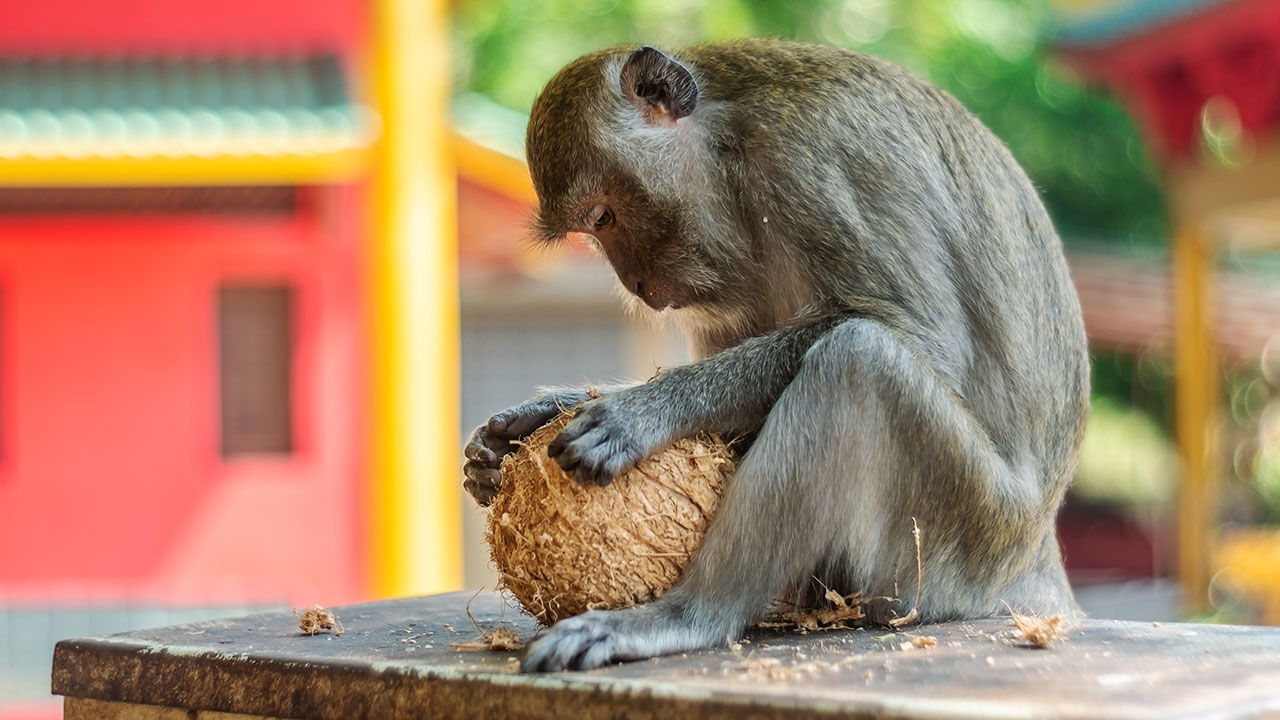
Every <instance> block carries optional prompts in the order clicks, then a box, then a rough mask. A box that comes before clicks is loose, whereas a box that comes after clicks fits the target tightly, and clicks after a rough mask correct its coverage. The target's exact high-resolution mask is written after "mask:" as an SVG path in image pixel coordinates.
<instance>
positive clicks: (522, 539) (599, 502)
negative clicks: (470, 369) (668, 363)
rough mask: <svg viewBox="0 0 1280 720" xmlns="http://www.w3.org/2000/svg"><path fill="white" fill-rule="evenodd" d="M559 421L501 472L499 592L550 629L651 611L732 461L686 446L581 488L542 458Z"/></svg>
mask: <svg viewBox="0 0 1280 720" xmlns="http://www.w3.org/2000/svg"><path fill="white" fill-rule="evenodd" d="M572 419H573V413H572V411H569V412H566V413H563V414H561V415H560V416H559V417H557V418H556V419H554V420H552V421H551V422H550V423H548V424H547V425H545V426H543V427H542V428H540V429H538V430H537V431H535V432H534V433H533V434H532V435H530V436H529V437H528V438H526V439H525V440H524V441H523V443H522V446H521V447H520V448H519V449H518V450H517V451H516V452H514V453H512V454H511V455H508V456H507V457H506V458H505V459H504V460H503V462H502V487H501V488H500V489H499V491H498V496H497V498H496V499H495V500H494V503H493V505H492V507H491V509H490V514H489V521H488V526H487V531H486V539H487V540H488V542H489V550H490V555H491V557H492V559H493V562H494V565H495V566H496V567H497V569H498V573H499V583H500V586H501V587H502V588H504V589H506V590H507V591H509V592H510V593H511V594H512V595H513V596H515V598H516V599H517V600H518V601H519V602H520V604H521V605H522V606H523V607H524V609H525V610H526V611H527V612H528V613H529V614H530V615H532V616H533V617H534V618H536V619H537V620H538V622H540V623H542V624H544V625H549V624H551V623H553V622H556V621H557V620H560V619H561V618H565V617H570V616H572V615H577V614H579V613H582V612H585V611H587V610H600V609H606V610H609V609H617V608H623V607H629V606H631V605H636V604H639V603H644V602H648V601H650V600H653V599H655V598H657V597H659V596H661V595H662V594H663V593H664V592H666V591H667V590H668V589H670V587H671V586H672V585H674V584H675V581H676V579H677V578H678V577H679V576H680V573H681V571H682V570H683V569H684V566H685V564H686V563H687V562H688V561H689V557H690V556H691V555H692V554H693V551H694V550H695V549H696V548H697V547H698V544H699V543H700V542H701V540H702V536H703V534H704V533H705V532H706V529H707V525H708V524H709V523H710V520H711V518H712V516H713V515H714V514H715V511H716V507H717V505H718V504H719V502H720V497H721V494H722V492H723V489H724V486H725V483H726V481H727V479H728V477H729V476H730V475H731V474H732V472H733V467H734V461H733V457H732V455H731V452H730V449H729V447H728V445H727V444H726V443H724V442H722V441H720V440H719V439H717V438H714V437H710V436H699V437H693V438H686V439H683V440H680V441H678V442H676V443H675V444H674V445H672V446H671V447H669V448H667V449H666V450H663V451H661V452H659V453H657V454H655V455H653V456H652V457H649V458H647V459H645V460H643V461H641V462H640V464H639V465H637V466H636V467H635V468H634V469H632V470H630V471H629V472H627V473H624V474H623V475H621V476H619V477H618V478H616V479H615V480H614V481H613V482H612V483H610V484H609V485H607V486H604V487H599V486H596V485H592V484H585V485H584V484H582V483H579V482H577V481H576V480H574V479H573V478H572V477H570V476H569V475H568V474H567V473H565V472H564V471H563V470H561V469H560V467H559V465H557V464H556V462H555V461H554V460H552V459H551V458H549V457H548V456H547V452H546V447H547V445H548V444H549V443H550V442H551V440H552V439H554V438H555V437H556V435H558V434H559V433H560V431H561V430H563V429H564V427H565V426H566V425H568V424H569V421H570V420H572Z"/></svg>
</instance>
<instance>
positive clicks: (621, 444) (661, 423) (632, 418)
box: [547, 384, 680, 485]
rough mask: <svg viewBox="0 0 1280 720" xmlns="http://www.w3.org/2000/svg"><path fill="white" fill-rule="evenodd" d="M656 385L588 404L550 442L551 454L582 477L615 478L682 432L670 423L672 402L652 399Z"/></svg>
mask: <svg viewBox="0 0 1280 720" xmlns="http://www.w3.org/2000/svg"><path fill="white" fill-rule="evenodd" d="M655 389H656V386H655V385H654V384H648V385H638V386H636V387H633V388H630V389H627V390H624V391H622V392H619V393H617V394H614V395H608V396H605V397H601V398H597V399H595V400H592V401H589V402H587V403H585V404H584V405H583V406H582V410H581V411H580V412H579V413H578V416H577V417H576V418H574V420H573V422H571V423H569V425H568V427H566V428H565V429H564V430H563V431H561V432H560V434H559V435H557V436H556V438H555V439H554V440H552V441H551V444H550V445H548V446H547V455H549V456H551V458H552V459H554V460H555V461H556V463H557V464H559V465H560V467H561V469H563V470H564V471H565V472H567V473H570V474H572V475H573V476H574V477H575V478H576V479H577V480H578V482H582V483H587V482H592V483H596V484H597V485H608V484H609V483H611V482H613V479H614V478H616V477H618V476H619V475H621V474H622V473H624V472H626V471H627V470H630V469H631V468H633V467H635V465H636V463H638V462H640V461H641V460H643V459H645V458H646V457H648V456H650V455H652V454H653V453H654V452H656V451H658V450H661V449H662V448H663V447H666V446H667V445H669V444H670V443H672V442H674V441H675V440H678V439H679V437H680V434H679V431H678V430H677V429H676V428H675V427H674V426H673V423H671V422H669V416H670V413H669V412H668V411H669V409H670V408H669V406H668V407H663V405H662V403H656V402H654V400H655V396H657V395H658V393H655V392H654V390H655Z"/></svg>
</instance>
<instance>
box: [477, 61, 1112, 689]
mask: <svg viewBox="0 0 1280 720" xmlns="http://www.w3.org/2000/svg"><path fill="white" fill-rule="evenodd" d="M638 56H639V54H638V53H637V52H636V48H634V47H631V48H613V49H609V50H604V51H601V52H599V53H596V54H594V55H589V56H587V57H584V58H582V59H579V60H577V61H575V62H574V63H571V64H570V65H569V66H568V67H566V68H565V69H564V70H562V71H561V73H560V74H559V75H557V77H556V78H555V79H553V80H552V81H551V82H550V83H549V84H548V86H547V88H546V89H545V90H544V91H543V93H542V95H541V96H540V97H539V99H538V100H537V102H535V104H534V109H533V114H532V116H531V118H530V125H529V136H528V143H527V150H528V154H529V163H530V170H531V172H532V174H533V178H534V184H535V187H536V189H537V191H538V196H539V199H540V210H539V218H538V222H537V232H538V234H539V236H540V237H542V238H543V239H544V240H547V241H554V240H556V239H558V238H560V237H563V236H564V235H565V234H567V233H569V232H584V233H587V234H589V235H590V236H591V237H592V238H594V240H595V242H596V243H597V244H598V245H599V247H600V248H601V250H602V251H603V253H604V254H605V256H606V257H607V258H608V260H609V261H610V263H611V264H613V266H614V268H615V270H616V271H617V272H618V277H619V280H620V282H621V284H622V286H623V287H624V289H625V290H626V291H628V292H629V293H630V294H631V295H632V296H633V297H634V300H633V302H634V304H635V305H636V306H637V307H639V308H642V309H647V308H653V309H655V310H656V311H657V314H658V315H659V316H660V317H665V318H670V319H672V320H674V321H675V322H676V323H678V324H680V325H681V326H682V327H683V329H684V330H685V333H686V334H687V336H688V337H689V340H690V343H691V346H692V347H693V348H694V349H695V352H696V354H697V356H698V357H699V358H700V359H698V360H697V361H695V362H693V363H691V364H689V365H685V366H681V367H676V368H672V369H669V370H667V371H664V372H663V373H661V374H660V375H659V376H658V377H656V378H655V379H653V380H652V381H650V382H648V383H644V384H638V385H635V386H631V387H625V388H616V389H613V390H611V391H610V392H609V393H607V394H606V395H605V396H604V397H601V398H599V399H595V400H591V401H589V402H587V403H586V405H585V406H584V410H583V412H582V414H581V416H580V417H579V418H578V419H576V420H575V421H574V422H573V423H571V424H570V425H569V427H567V428H566V429H565V430H564V432H563V433H562V434H561V435H560V437H558V438H557V439H556V440H555V441H554V442H553V444H552V447H551V448H550V452H551V453H552V455H553V456H554V457H556V459H557V461H558V462H559V463H560V465H561V466H562V467H564V468H565V469H566V470H569V471H571V472H573V473H574V474H575V475H576V477H578V479H580V480H582V481H584V482H599V483H606V482H609V481H610V480H612V478H613V477H615V476H616V475H617V474H619V473H621V472H623V471H625V470H626V469H628V468H630V467H632V466H633V465H634V464H635V463H636V462H638V461H639V460H640V459H642V458H644V457H645V456H647V455H649V454H650V453H652V452H654V451H657V450H659V449H661V448H662V447H664V446H666V445H668V444H670V443H671V442H673V441H674V440H676V439H678V438H680V437H684V436H687V435H689V434H692V433H695V432H698V431H713V432H720V433H725V434H750V435H752V437H753V438H754V440H753V441H752V443H751V444H750V446H749V449H748V450H747V452H746V454H745V456H744V457H743V458H742V461H741V463H740V464H739V467H738V470H737V471H736V473H735V475H734V477H733V479H732V481H731V483H730V485H729V488H728V490H727V494H726V497H725V499H724V503H723V505H722V506H721V509H720V510H719V512H718V514H717V516H716V518H715V520H714V521H713V523H712V525H711V528H710V529H709V531H708V534H707V536H706V538H705V539H704V541H703V544H702V547H701V548H700V549H699V551H698V553H697V554H696V555H695V557H694V558H693V559H692V561H691V562H690V564H689V566H688V568H687V569H686V571H685V573H684V575H683V577H682V578H681V579H680V581H679V583H678V584H677V585H676V586H675V587H674V588H673V589H672V590H671V591H669V592H668V593H667V594H666V595H665V596H663V597H662V598H660V599H658V600H656V601H654V602H652V603H650V604H648V605H646V606H643V607H639V608H634V609H631V610H625V611H617V612H592V613H587V614H585V615H582V616H579V617H577V618H572V619H569V620H565V621H562V622H560V623H558V624H556V625H555V626H553V627H552V628H550V629H549V630H548V631H547V632H546V633H545V634H544V635H542V636H541V637H540V638H538V639H537V640H535V641H534V642H533V643H532V644H531V645H530V648H529V651H528V654H527V655H526V659H525V662H524V668H525V669H526V670H558V669H562V668H587V667H595V666H598V665H601V664H605V663H608V662H614V661H617V660H626V659H635V658H642V657H649V656H652V655H657V654H663V653H671V652H679V651H683V650H689V649H692V648H696V647H703V646H707V645H711V644H715V643H721V642H724V641H725V640H726V639H731V638H734V637H736V636H737V635H738V634H739V633H740V632H741V631H742V629H743V627H744V626H745V625H746V624H747V623H749V622H750V621H751V620H752V619H753V618H755V617H756V616H757V615H758V613H760V612H761V611H762V610H763V609H764V608H765V606H766V605H767V604H768V602H769V601H770V600H771V599H773V598H775V597H777V596H778V595H779V594H780V593H784V592H791V593H794V594H797V595H800V596H803V595H806V594H808V593H809V591H810V590H811V589H812V588H813V587H814V583H813V580H814V579H816V580H818V581H820V582H821V583H823V584H824V585H825V586H827V587H831V588H833V589H836V590H839V591H841V592H843V593H850V592H855V591H857V592H861V593H862V594H863V595H864V596H868V597H870V596H892V597H897V598H901V600H899V601H898V602H896V603H887V604H885V605H884V607H882V608H880V610H879V611H878V612H879V613H880V614H881V615H882V618H881V619H888V618H890V617H893V616H894V615H903V614H906V613H907V612H908V611H910V610H912V609H914V610H916V611H917V612H918V613H919V616H920V617H921V619H922V620H924V621H938V620H947V619H959V618H970V617H980V616H985V615H992V614H999V613H1003V612H1006V611H1007V608H1010V607H1011V608H1013V609H1015V610H1021V611H1026V612H1035V613H1060V612H1067V611H1071V610H1072V609H1073V608H1074V603H1073V601H1072V598H1071V591H1070V588H1069V586H1068V585H1067V581H1066V575H1065V572H1064V570H1063V566H1062V560H1061V557H1060V554H1059V551H1058V547H1057V542H1056V538H1055V535H1054V517H1055V514H1056V511H1057V508H1058V506H1059V505H1060V503H1061V501H1062V497H1063V494H1064V493H1065V491H1066V487H1067V485H1068V484H1069V482H1070V478H1071V475H1072V472H1073V470H1074V466H1075V461H1076V454H1077V451H1078V449H1079V444H1080V440H1081V437H1082V433H1083V427H1084V421H1085V416H1086V414H1087V408H1088V360H1087V350H1086V344H1085V337H1084V330H1083V324H1082V322H1081V319H1080V311H1079V305H1078V302H1077V300H1076V297H1075V292H1074V289H1073V288H1072V286H1071V283H1070V280H1069V278H1068V275H1067V271H1066V265H1065V262H1064V260H1063V256H1062V249H1061V243H1060V242H1059V240H1058V238H1057V236H1056V234H1055V232H1054V230H1053V227H1052V225H1051V224H1050V222H1049V219H1048V217H1047V215H1046V213H1045V211H1044V209H1043V206H1042V205H1041V203H1040V201H1039V199H1038V197H1037V196H1036V193H1035V191H1034V189H1033V188H1032V186H1031V184H1030V182H1029V181H1028V180H1027V178H1026V176H1025V175H1024V173H1023V172H1022V170H1021V169H1020V168H1019V167H1018V166H1017V164H1016V163H1015V162H1014V160H1013V158H1012V157H1011V156H1010V154H1009V153H1008V151H1007V150H1006V149H1005V148H1004V146H1003V145H1001V143H1000V142H999V141H998V140H997V139H996V138H995V137H994V136H992V135H991V133H990V132H989V131H987V130H986V129H985V128H984V127H983V126H982V125H981V123H979V122H978V121H977V120H976V119H975V118H974V117H973V116H972V115H971V114H969V113H968V112H967V111H965V110H964V109H963V108H962V107H961V106H960V105H959V104H958V103H957V102H956V101H955V100H954V99H953V98H951V97H950V96H948V95H946V94H945V93H943V92H941V91H939V90H937V89H936V88H934V87H932V86H930V85H928V84H927V83H925V82H923V81H922V80H920V79H919V78H917V77H915V76H913V75H911V74H909V73H907V72H905V71H903V70H901V69H899V68H896V67H894V66H892V65H889V64H887V63H884V62H882V61H879V60H875V59H873V58H870V57H867V56H864V55H860V54H857V53H852V52H847V51H844V50H838V49H834V48H827V47H819V46H810V45H801V44H795V43H788V42H782V41H775V40H749V41H738V42H731V43H717V44H709V45H702V46H697V47H692V48H686V49H684V50H679V51H675V52H672V53H670V57H671V58H673V60H672V62H678V63H679V68H677V67H674V66H673V67H672V68H671V70H672V72H679V71H680V68H687V74H689V75H692V77H693V79H694V80H695V81H696V84H697V94H696V97H695V98H693V100H696V102H695V101H691V98H690V96H689V93H688V88H687V86H685V85H680V86H678V87H676V88H675V90H673V91H672V92H668V93H666V94H664V93H663V91H662V88H658V89H657V90H654V89H653V88H650V87H646V88H645V92H644V93H642V94H641V95H640V96H641V97H659V98H667V97H676V96H678V98H679V107H680V108H681V112H685V111H689V112H688V115H687V116H681V117H678V118H675V119H672V117H673V116H672V115H670V114H669V113H668V114H664V113H665V110H664V108H663V107H655V108H650V109H648V110H646V108H645V107H644V106H643V104H642V103H638V102H637V99H636V98H637V94H636V93H634V92H631V91H630V90H629V89H628V88H627V87H624V86H622V85H620V83H619V78H620V77H622V76H623V75H625V74H626V73H625V70H626V68H627V63H628V62H629V60H630V59H632V58H634V57H638ZM643 57H644V61H645V66H644V67H643V68H642V69H643V74H644V75H645V76H646V77H650V78H652V77H654V76H655V73H657V74H659V76H660V73H661V72H662V67H661V63H660V59H661V55H655V54H654V53H653V52H651V51H645V52H644V53H643ZM655 61H659V62H657V64H655ZM634 74H640V73H638V72H635V73H633V75H634ZM682 82H683V81H682ZM676 91H678V92H676ZM690 108H691V110H690ZM601 207H604V208H608V209H609V210H610V214H609V215H607V216H605V217H607V218H608V219H609V220H610V222H609V223H607V224H606V225H602V226H600V227H595V226H592V227H587V226H585V225H584V224H583V223H584V221H583V219H584V218H587V217H599V216H600V213H599V209H600V208H601ZM593 208H594V209H595V212H594V214H593ZM550 398H551V396H547V395H544V396H541V397H540V398H536V399H534V400H532V401H530V403H528V404H526V405H523V406H520V407H517V408H513V409H511V410H507V411H505V412H504V413H500V414H499V415H498V416H495V418H494V420H491V421H490V422H489V423H488V424H487V425H486V426H485V427H482V428H480V429H479V430H478V431H477V433H476V435H475V436H474V437H473V439H472V442H471V443H470V444H469V445H468V448H467V458H468V460H469V462H468V463H467V466H466V468H465V472H466V475H467V489H468V490H469V491H470V492H472V494H473V495H475V496H476V498H477V500H479V501H480V502H481V503H487V502H488V501H489V500H490V499H491V498H492V493H493V492H494V491H495V490H496V487H497V485H498V484H499V483H500V482H501V477H500V474H499V472H498V470H497V466H498V465H497V463H498V462H499V461H500V459H501V456H502V455H503V454H505V453H506V452H508V451H509V450H510V448H511V445H510V442H511V441H512V440H514V439H518V438H519V437H522V436H523V434H525V433H527V432H528V431H530V430H532V429H533V427H536V426H537V425H538V424H540V423H541V421H544V420H545V419H547V418H548V417H549V416H550V414H551V413H552V412H553V409H554V405H555V403H556V402H561V403H564V402H574V401H577V400H581V399H583V398H585V395H583V394H582V393H581V392H577V393H566V392H562V393H561V394H560V395H559V396H558V398H556V399H550ZM913 522H914V523H918V525H919V527H920V529H921V531H922V556H921V561H922V564H923V573H922V578H921V584H920V593H919V600H918V603H917V600H916V580H917V578H916V555H915V543H914V539H913V536H912V527H913Z"/></svg>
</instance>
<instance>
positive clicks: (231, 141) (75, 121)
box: [0, 55, 378, 185]
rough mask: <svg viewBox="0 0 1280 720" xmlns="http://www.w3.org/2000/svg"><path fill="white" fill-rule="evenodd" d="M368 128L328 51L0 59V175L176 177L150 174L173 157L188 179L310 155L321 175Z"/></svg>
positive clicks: (341, 165) (332, 171)
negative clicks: (278, 55)
mask: <svg viewBox="0 0 1280 720" xmlns="http://www.w3.org/2000/svg"><path fill="white" fill-rule="evenodd" d="M377 132H378V122H377V117H376V115H375V114H374V113H373V112H372V111H370V110H368V109H367V108H365V107H363V106H361V105H359V104H356V103H354V102H352V100H351V98H350V97H349V96H348V94H347V88H346V83H345V80H344V78H343V73H342V67H341V65H340V63H339V61H338V59H337V57H335V56H333V55H312V56H301V57H293V58H248V57H225V58H220V57H155V58H142V57H138V58H105V57H78V58H75V57H0V159H2V160H6V161H10V162H8V163H6V164H5V166H4V167H3V168H0V185H22V184H27V185H46V184H62V183H63V182H65V183H67V184H95V183H98V182H108V183H109V184H115V183H116V182H123V183H125V184H129V183H130V182H131V180H132V174H134V173H136V174H139V175H141V176H142V177H141V178H139V180H138V181H139V182H141V181H155V180H164V179H169V180H177V181H182V180H183V179H184V178H182V177H180V178H165V177H151V176H152V175H155V174H156V173H157V172H160V171H161V170H163V169H164V168H165V167H170V168H171V169H172V167H174V166H173V163H174V161H179V162H185V163H186V164H185V165H183V166H181V167H182V169H181V170H180V172H179V174H183V175H185V176H187V177H186V178H185V179H188V180H190V181H191V182H217V181H218V180H219V178H218V177H216V176H217V175H218V174H219V172H228V171H229V172H230V174H232V175H234V174H235V172H236V168H237V167H239V168H240V171H241V172H243V173H244V174H246V175H253V174H254V171H255V170H257V171H259V172H263V171H268V170H270V169H271V168H270V161H275V162H276V163H277V164H279V162H280V161H292V162H294V163H295V164H296V163H297V161H299V160H308V161H311V162H310V165H312V166H314V168H313V170H314V174H315V177H313V178H311V179H312V180H314V181H323V180H325V179H334V178H333V177H330V176H342V175H344V174H347V173H346V172H344V169H345V170H346V171H350V170H351V169H353V168H354V165H355V164H356V163H354V161H355V160H356V159H357V158H356V157H355V156H354V155H353V153H354V154H359V153H362V152H363V151H364V150H365V149H367V148H368V147H369V146H370V145H371V144H372V142H373V140H374V139H375V138H376V136H377ZM193 160H195V161H205V164H206V167H205V168H204V171H203V172H202V170H201V165H200V163H199V162H196V163H192V162H190V161H193ZM217 160H224V161H225V160H231V161H232V162H231V164H230V165H226V164H225V163H224V164H223V165H209V161H217ZM166 163H168V165H166ZM304 165H306V163H304ZM348 166H350V167H348ZM300 167H301V166H300ZM284 169H286V168H282V167H276V168H275V170H276V171H281V170H284ZM300 172H301V174H303V175H305V174H306V172H305V171H300ZM160 174H161V175H163V172H160ZM207 174H212V175H214V176H215V177H205V175H207ZM284 174H286V175H287V174H289V173H284ZM251 179H258V180H261V179H262V178H252V177H244V178H236V177H230V178H226V180H227V181H236V180H251ZM284 179H286V178H282V180H284ZM297 179H298V180H303V179H306V178H302V177H300V178H297Z"/></svg>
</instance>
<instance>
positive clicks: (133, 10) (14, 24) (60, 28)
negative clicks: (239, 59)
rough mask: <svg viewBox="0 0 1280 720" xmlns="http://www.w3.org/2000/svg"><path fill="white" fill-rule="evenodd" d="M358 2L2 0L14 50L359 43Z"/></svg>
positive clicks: (3, 33) (4, 42) (4, 44)
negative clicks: (40, 0)
mask: <svg viewBox="0 0 1280 720" xmlns="http://www.w3.org/2000/svg"><path fill="white" fill-rule="evenodd" d="M370 4H371V3H369V2H359V1H358V0H217V2H194V1H192V0H44V1H43V2H39V1H33V0H0V50H2V51H4V52H6V53H23V52H26V53H39V54H45V53H67V54H75V55H83V54H97V53H110V52H131V53H137V52H155V53H172V52H199V51H217V52H227V51H236V50H239V51H246V52H260V51H270V52H293V51H299V50H301V51H310V50H326V49H327V50H336V49H342V48H347V49H353V50H358V49H359V42H360V39H361V38H363V37H365V36H366V31H367V30H368V25H367V14H368V6H369V5H370Z"/></svg>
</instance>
